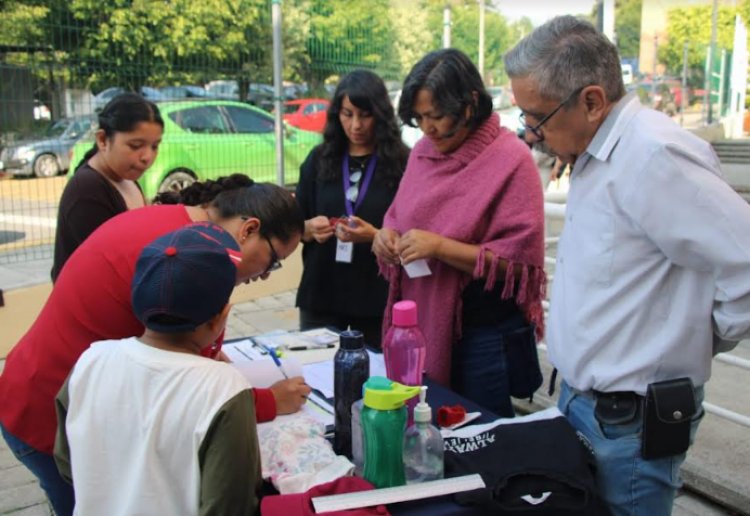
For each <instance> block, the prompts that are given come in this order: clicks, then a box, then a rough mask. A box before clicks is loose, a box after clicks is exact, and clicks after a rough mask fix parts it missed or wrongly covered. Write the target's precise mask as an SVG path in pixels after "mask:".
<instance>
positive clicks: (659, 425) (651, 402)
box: [641, 378, 698, 459]
mask: <svg viewBox="0 0 750 516" xmlns="http://www.w3.org/2000/svg"><path fill="white" fill-rule="evenodd" d="M697 410H698V407H697V406H696V404H695V394H694V388H693V382H692V380H690V378H677V379H675V380H667V381H664V382H654V383H651V384H649V386H648V389H647V391H646V406H645V410H644V416H643V435H642V438H641V441H642V442H641V455H642V456H643V458H644V459H659V458H662V457H670V456H672V455H679V454H681V453H685V452H686V451H687V449H688V447H689V446H690V422H691V419H692V418H693V416H695V414H696V412H697Z"/></svg>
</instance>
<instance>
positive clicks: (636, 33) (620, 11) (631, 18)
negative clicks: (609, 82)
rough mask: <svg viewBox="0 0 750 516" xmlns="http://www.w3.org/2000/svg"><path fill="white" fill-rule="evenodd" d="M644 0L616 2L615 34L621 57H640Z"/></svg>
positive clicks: (621, 0) (619, 0) (618, 0)
mask: <svg viewBox="0 0 750 516" xmlns="http://www.w3.org/2000/svg"><path fill="white" fill-rule="evenodd" d="M642 7H643V0H617V1H616V2H615V34H616V35H617V50H618V51H619V52H620V57H626V58H630V57H638V54H639V53H640V50H641V10H642Z"/></svg>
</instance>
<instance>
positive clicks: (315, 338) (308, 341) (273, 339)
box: [253, 328, 339, 350]
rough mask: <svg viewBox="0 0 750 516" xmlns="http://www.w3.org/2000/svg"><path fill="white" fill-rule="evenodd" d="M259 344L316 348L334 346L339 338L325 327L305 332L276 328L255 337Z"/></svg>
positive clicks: (290, 347)
mask: <svg viewBox="0 0 750 516" xmlns="http://www.w3.org/2000/svg"><path fill="white" fill-rule="evenodd" d="M253 340H254V341H255V342H257V343H258V344H260V345H262V346H265V347H268V348H273V349H281V350H284V349H296V350H300V349H316V348H326V347H333V346H334V345H335V344H336V343H337V342H338V340H339V336H338V334H337V333H335V332H332V331H331V330H327V329H325V328H317V329H315V330H309V331H304V332H298V331H294V332H290V331H285V330H274V331H272V332H268V333H264V334H262V335H257V336H255V337H253Z"/></svg>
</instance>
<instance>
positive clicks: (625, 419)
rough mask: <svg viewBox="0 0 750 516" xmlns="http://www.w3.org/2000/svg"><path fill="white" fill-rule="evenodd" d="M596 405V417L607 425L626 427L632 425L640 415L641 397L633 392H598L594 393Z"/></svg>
mask: <svg viewBox="0 0 750 516" xmlns="http://www.w3.org/2000/svg"><path fill="white" fill-rule="evenodd" d="M594 395H595V397H596V405H595V406H594V417H596V420H597V421H599V423H602V424H605V425H624V424H625V423H630V422H631V421H632V420H633V419H635V416H636V415H637V414H638V405H639V404H640V400H641V398H640V396H638V395H637V394H635V393H634V392H631V391H620V392H597V391H594Z"/></svg>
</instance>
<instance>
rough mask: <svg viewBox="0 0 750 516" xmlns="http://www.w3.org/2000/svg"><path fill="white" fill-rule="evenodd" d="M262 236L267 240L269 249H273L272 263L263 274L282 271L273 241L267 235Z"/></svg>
mask: <svg viewBox="0 0 750 516" xmlns="http://www.w3.org/2000/svg"><path fill="white" fill-rule="evenodd" d="M261 236H262V237H263V238H265V239H266V242H268V247H269V248H270V249H271V262H270V263H269V264H268V267H266V270H264V271H263V274H269V273H271V272H273V271H277V270H279V269H281V260H279V255H278V254H277V253H276V249H274V248H273V244H272V243H271V239H270V238H268V237H267V236H266V235H261Z"/></svg>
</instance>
